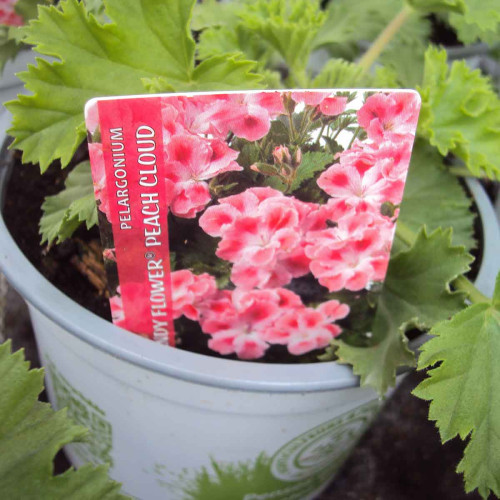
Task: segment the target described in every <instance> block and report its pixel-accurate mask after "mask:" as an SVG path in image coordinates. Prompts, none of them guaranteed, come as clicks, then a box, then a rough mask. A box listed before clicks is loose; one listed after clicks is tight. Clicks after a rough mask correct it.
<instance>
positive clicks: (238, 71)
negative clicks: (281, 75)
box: [187, 54, 262, 90]
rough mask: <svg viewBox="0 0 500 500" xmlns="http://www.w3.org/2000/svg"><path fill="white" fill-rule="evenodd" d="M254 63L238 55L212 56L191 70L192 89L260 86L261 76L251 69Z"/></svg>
mask: <svg viewBox="0 0 500 500" xmlns="http://www.w3.org/2000/svg"><path fill="white" fill-rule="evenodd" d="M255 66H256V63H255V62H253V61H245V60H244V59H242V58H240V55H227V54H226V55H222V56H213V57H211V58H210V59H206V60H205V61H202V62H201V63H200V64H199V65H198V66H196V68H195V69H194V71H193V84H192V85H191V86H189V87H187V88H188V89H193V90H248V89H257V88H262V85H261V81H262V77H261V76H260V75H257V74H255V73H252V70H254V69H255Z"/></svg>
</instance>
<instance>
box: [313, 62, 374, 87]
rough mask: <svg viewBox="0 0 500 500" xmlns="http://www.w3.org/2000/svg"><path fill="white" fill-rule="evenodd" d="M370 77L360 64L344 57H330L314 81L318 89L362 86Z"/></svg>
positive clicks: (314, 85)
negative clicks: (365, 73)
mask: <svg viewBox="0 0 500 500" xmlns="http://www.w3.org/2000/svg"><path fill="white" fill-rule="evenodd" d="M367 81H369V77H366V76H365V75H364V73H363V68H361V66H359V65H358V64H355V63H351V62H348V61H345V60H344V59H330V60H329V61H328V62H327V63H326V64H325V65H324V66H323V68H322V69H321V71H320V73H319V74H318V75H317V76H316V78H315V79H314V81H313V83H312V87H313V88H317V89H341V88H360V87H363V86H366V85H367Z"/></svg>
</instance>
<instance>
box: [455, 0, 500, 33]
mask: <svg viewBox="0 0 500 500" xmlns="http://www.w3.org/2000/svg"><path fill="white" fill-rule="evenodd" d="M449 19H450V24H451V25H452V26H453V27H454V28H455V29H456V31H457V35H458V38H460V40H462V42H464V43H473V42H475V41H477V40H478V39H480V40H483V41H485V42H487V43H494V42H497V41H498V40H500V36H499V29H500V0H467V2H466V7H465V12H464V14H463V15H458V14H452V15H450V18H449Z"/></svg>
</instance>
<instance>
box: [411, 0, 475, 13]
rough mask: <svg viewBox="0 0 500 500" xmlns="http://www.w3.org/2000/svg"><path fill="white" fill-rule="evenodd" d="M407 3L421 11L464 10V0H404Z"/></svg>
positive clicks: (460, 11) (462, 11)
mask: <svg viewBox="0 0 500 500" xmlns="http://www.w3.org/2000/svg"><path fill="white" fill-rule="evenodd" d="M406 2H407V3H408V5H409V6H410V7H412V8H413V9H415V10H418V11H419V12H423V13H426V14H428V13H431V12H432V13H439V12H458V13H460V14H463V13H464V12H465V8H466V7H465V1H464V0H406Z"/></svg>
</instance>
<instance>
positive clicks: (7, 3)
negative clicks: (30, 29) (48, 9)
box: [0, 0, 24, 26]
mask: <svg viewBox="0 0 500 500" xmlns="http://www.w3.org/2000/svg"><path fill="white" fill-rule="evenodd" d="M17 1H18V0H0V24H4V25H7V26H22V25H23V24H24V19H23V18H22V17H21V16H20V15H19V14H18V13H17V12H16V11H15V5H16V3H17Z"/></svg>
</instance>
